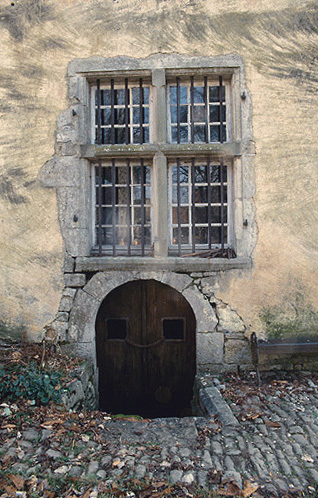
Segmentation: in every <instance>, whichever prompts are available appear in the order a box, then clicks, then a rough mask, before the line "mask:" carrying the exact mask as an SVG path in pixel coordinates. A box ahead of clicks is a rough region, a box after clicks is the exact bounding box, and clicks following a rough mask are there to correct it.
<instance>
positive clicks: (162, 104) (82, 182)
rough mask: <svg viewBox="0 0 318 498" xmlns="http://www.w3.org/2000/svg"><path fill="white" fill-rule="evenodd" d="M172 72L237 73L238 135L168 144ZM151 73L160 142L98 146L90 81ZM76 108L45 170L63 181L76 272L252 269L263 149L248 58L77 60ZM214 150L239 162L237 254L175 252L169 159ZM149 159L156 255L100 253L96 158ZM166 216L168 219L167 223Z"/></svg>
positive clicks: (49, 182) (60, 190)
mask: <svg viewBox="0 0 318 498" xmlns="http://www.w3.org/2000/svg"><path fill="white" fill-rule="evenodd" d="M166 72H167V74H169V76H170V77H172V76H173V75H176V76H179V75H188V74H189V75H190V74H195V75H197V76H198V77H199V76H200V75H202V76H204V74H206V73H207V72H209V73H215V74H217V75H225V76H229V75H231V78H232V141H231V142H224V143H208V144H206V143H195V144H171V143H168V142H167V129H166V127H167V116H166V113H167V106H166ZM105 74H107V77H112V76H116V77H118V75H120V76H121V77H125V76H127V77H130V76H134V75H136V76H138V77H139V76H140V77H146V78H147V77H148V78H149V77H151V82H152V87H153V99H154V102H153V105H154V107H155V112H154V115H155V116H156V118H155V119H154V122H153V143H151V144H143V145H95V144H92V143H91V127H90V86H91V85H92V83H93V82H95V81H96V79H97V78H101V77H105ZM68 96H69V100H70V102H71V105H70V108H69V109H67V110H66V111H64V112H63V113H61V114H60V116H59V117H58V120H57V131H56V153H55V156H54V157H53V158H52V159H51V160H50V161H48V163H46V165H45V167H44V168H43V171H42V181H43V182H44V183H45V185H46V186H51V187H57V197H58V209H59V220H60V225H61V231H62V236H63V239H64V243H65V249H66V253H67V254H68V255H70V256H72V257H73V258H76V259H75V271H76V272H90V271H105V270H109V269H112V270H114V269H118V270H130V269H136V268H139V269H141V268H147V269H154V270H156V269H160V270H176V271H218V270H226V269H235V268H237V269H240V268H249V267H251V265H252V258H251V256H252V251H253V249H254V247H255V243H256V235H257V233H256V232H257V231H256V224H255V219H254V216H255V211H254V201H253V195H254V192H255V184H254V164H253V162H254V155H255V147H254V142H253V138H252V124H251V118H252V106H251V99H250V96H249V93H248V91H247V88H246V83H245V75H244V64H243V60H242V59H241V57H240V56H238V55H222V56H216V57H189V56H181V55H175V54H171V55H162V54H156V55H153V56H150V57H147V58H145V59H137V58H130V57H122V56H119V57H113V58H102V57H92V58H89V59H75V60H74V61H72V62H71V63H70V64H69V66H68ZM180 155H182V156H183V157H191V156H194V155H195V156H197V155H198V156H199V155H201V156H207V155H209V156H210V157H211V158H217V159H220V158H221V159H224V160H227V161H231V162H232V164H233V192H234V202H233V211H234V213H233V217H234V221H233V225H234V227H235V229H234V231H235V237H234V238H235V240H234V250H235V252H236V255H237V257H236V258H234V259H225V258H224V259H223V258H215V259H213V258H211V259H207V258H198V257H184V256H183V257H172V256H168V227H167V223H168V200H167V191H168V190H167V189H168V175H167V161H168V159H169V158H176V157H178V156H180ZM127 157H130V158H138V157H149V158H152V160H153V202H154V204H155V205H156V206H157V208H156V214H155V216H154V220H153V230H154V257H143V258H140V257H131V256H130V257H115V258H114V257H111V256H105V257H103V256H102V257H100V256H92V255H91V249H92V240H93V237H92V229H93V226H92V219H91V211H92V206H91V200H92V187H91V170H92V167H91V165H92V163H93V162H95V163H96V162H97V161H98V160H99V159H108V158H115V159H116V158H117V159H118V158H127ZM159 221H160V222H159Z"/></svg>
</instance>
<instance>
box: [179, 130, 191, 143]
mask: <svg viewBox="0 0 318 498" xmlns="http://www.w3.org/2000/svg"><path fill="white" fill-rule="evenodd" d="M188 141H189V135H188V126H180V142H181V143H186V142H188Z"/></svg>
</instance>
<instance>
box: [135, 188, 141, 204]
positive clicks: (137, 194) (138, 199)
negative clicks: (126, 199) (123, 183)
mask: <svg viewBox="0 0 318 498" xmlns="http://www.w3.org/2000/svg"><path fill="white" fill-rule="evenodd" d="M133 203H134V204H141V187H133Z"/></svg>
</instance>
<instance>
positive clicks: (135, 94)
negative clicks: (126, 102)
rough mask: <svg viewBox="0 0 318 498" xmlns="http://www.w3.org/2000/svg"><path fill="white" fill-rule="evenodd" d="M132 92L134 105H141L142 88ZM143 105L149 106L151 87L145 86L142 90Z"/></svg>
mask: <svg viewBox="0 0 318 498" xmlns="http://www.w3.org/2000/svg"><path fill="white" fill-rule="evenodd" d="M131 92H132V103H133V105H139V104H140V87H134V88H132V89H131ZM142 95H143V102H142V103H143V104H149V87H148V86H145V87H143V89H142Z"/></svg>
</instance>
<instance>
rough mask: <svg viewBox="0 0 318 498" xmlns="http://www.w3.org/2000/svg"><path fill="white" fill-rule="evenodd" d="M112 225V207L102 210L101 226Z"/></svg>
mask: <svg viewBox="0 0 318 498" xmlns="http://www.w3.org/2000/svg"><path fill="white" fill-rule="evenodd" d="M112 223H113V208H112V207H106V208H102V224H103V225H112Z"/></svg>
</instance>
